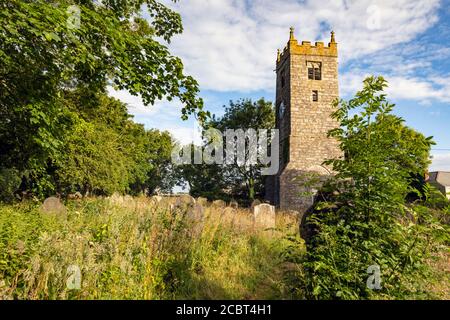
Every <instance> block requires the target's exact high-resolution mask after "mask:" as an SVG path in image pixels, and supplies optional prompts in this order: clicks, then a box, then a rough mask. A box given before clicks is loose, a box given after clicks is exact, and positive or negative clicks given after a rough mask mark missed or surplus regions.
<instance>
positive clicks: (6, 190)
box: [0, 168, 22, 202]
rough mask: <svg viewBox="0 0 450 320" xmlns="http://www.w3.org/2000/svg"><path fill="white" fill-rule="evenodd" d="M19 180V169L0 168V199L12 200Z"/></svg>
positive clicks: (18, 185)
mask: <svg viewBox="0 0 450 320" xmlns="http://www.w3.org/2000/svg"><path fill="white" fill-rule="evenodd" d="M21 181H22V180H21V179H20V176H19V171H17V170H15V169H6V168H0V201H5V202H12V201H13V200H14V192H15V191H16V190H18V189H19V187H20V183H21Z"/></svg>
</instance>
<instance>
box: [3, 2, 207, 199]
mask: <svg viewBox="0 0 450 320" xmlns="http://www.w3.org/2000/svg"><path fill="white" fill-rule="evenodd" d="M71 5H77V7H76V8H74V7H71ZM144 5H145V6H144ZM77 8H78V9H79V13H80V21H79V22H80V23H79V24H77V10H78V9H77ZM69 9H70V10H69ZM145 14H148V15H149V16H150V17H151V19H149V20H146V19H144V18H143V17H144V15H145ZM0 21H2V24H1V25H0V92H1V94H0V140H1V141H2V145H1V146H0V164H1V165H0V166H1V168H6V169H10V168H15V169H16V170H18V171H19V175H20V177H21V179H22V180H23V181H22V190H24V191H28V192H32V193H34V194H35V195H37V196H39V197H44V196H46V195H49V194H53V193H55V192H56V191H58V188H60V187H61V185H58V183H61V184H62V187H63V188H64V189H68V190H70V189H76V188H88V187H90V188H92V187H93V186H92V185H91V186H86V184H87V185H89V184H92V183H96V182H95V181H99V179H98V177H99V176H100V175H102V174H103V175H104V174H105V172H106V170H107V167H108V166H109V167H110V169H111V170H112V173H111V177H108V176H107V175H106V177H107V179H106V180H109V181H106V182H105V185H97V186H94V188H95V187H98V189H102V192H110V190H113V189H116V190H118V191H121V190H126V189H127V188H128V185H129V184H134V185H139V186H142V185H143V184H144V183H145V181H146V179H147V172H148V170H149V168H148V166H149V165H148V164H146V163H145V162H146V160H147V159H146V154H147V151H146V150H145V143H146V142H145V138H143V135H145V134H144V133H143V131H144V130H143V129H142V128H138V127H137V126H133V125H131V124H130V122H129V121H128V118H129V116H128V115H127V113H126V108H124V107H123V106H120V105H119V104H118V103H114V102H111V101H108V98H107V97H106V86H107V85H111V86H113V87H114V88H116V89H126V90H128V91H129V92H130V93H132V94H134V95H140V96H141V97H142V100H143V101H144V103H145V104H147V105H148V104H153V103H154V102H155V101H156V100H159V99H163V98H167V99H169V100H170V99H173V98H177V99H179V100H180V102H181V104H182V105H183V109H182V118H183V119H185V118H187V117H188V116H189V115H190V114H196V115H197V116H198V118H199V119H201V120H204V119H205V118H206V116H207V115H208V114H207V113H206V112H204V111H203V109H202V108H203V103H202V100H201V99H199V98H198V97H197V94H198V90H199V89H198V84H197V82H196V81H195V80H194V79H193V78H192V77H190V76H186V75H185V74H184V72H183V65H182V63H181V61H180V59H179V58H177V57H174V56H172V55H171V54H170V52H169V50H168V48H167V47H166V45H165V44H164V43H163V42H162V41H158V39H164V40H165V41H170V39H171V37H172V36H173V35H174V34H177V33H180V32H181V31H182V24H181V18H180V16H179V15H178V14H177V13H175V12H173V11H172V10H170V9H169V8H168V7H166V6H164V5H163V4H162V3H161V2H159V1H155V0H147V1H145V0H133V1H102V3H99V2H98V1H93V0H92V1H81V2H80V1H71V0H66V1H43V0H37V1H18V0H13V1H2V2H0ZM109 107H111V108H112V109H113V110H110V112H105V111H106V108H109ZM122 125H125V126H126V127H128V128H125V129H124V128H122V127H121V126H122ZM106 127H107V128H108V129H107V128H106ZM138 131H141V132H142V133H143V134H138V136H139V137H140V138H138V139H133V138H132V137H133V135H134V134H135V133H138ZM96 135H98V137H96ZM116 135H118V136H119V137H120V139H119V140H121V141H119V142H118V139H117V138H118V137H117V136H116ZM101 139H104V140H103V141H104V142H105V145H103V144H102V140H101ZM127 139H128V140H127ZM76 143H81V145H79V146H76V145H75V144H76ZM127 143H129V147H130V149H129V150H125V149H126V148H125V146H127ZM67 147H69V150H70V151H71V152H78V151H80V152H81V154H80V155H79V156H77V157H75V155H74V154H73V153H72V154H71V155H65V152H66V148H67ZM114 148H117V149H119V152H118V153H117V154H116V155H112V153H111V152H112V150H113V149H114ZM132 148H135V149H132ZM94 149H96V150H95V151H94ZM97 149H98V150H97ZM135 150H136V151H138V152H134V151H135ZM91 151H92V152H93V153H90V152H91ZM125 153H128V157H131V158H133V159H132V160H133V161H132V162H134V163H135V164H136V163H139V164H140V165H139V166H135V165H133V164H132V163H130V161H129V159H124V157H123V155H124V154H125ZM71 156H72V157H71ZM102 156H103V157H104V156H109V157H110V162H111V163H109V164H107V163H105V162H106V161H108V160H105V159H103V160H102V159H100V158H101V157H102ZM70 157H71V158H70ZM75 158H76V159H75ZM77 161H80V162H82V163H87V164H88V166H89V170H94V169H99V171H98V172H93V175H94V176H93V177H87V174H86V172H87V170H88V168H87V167H86V168H81V171H82V172H81V173H80V172H68V170H69V169H68V168H67V170H65V172H62V171H64V169H65V168H63V169H62V171H61V170H59V169H60V168H59V167H58V166H59V165H60V164H68V165H69V166H70V168H71V169H74V170H75V169H80V165H79V163H77ZM114 161H117V163H112V162H114ZM124 170H127V171H128V173H127V174H125V175H123V176H124V180H123V181H121V182H117V181H116V178H117V177H118V176H119V175H122V174H123V172H124ZM56 171H58V172H59V176H56V174H55V172H56ZM130 176H131V177H130ZM72 178H73V179H74V181H68V179H72ZM58 179H60V180H62V181H57V180H58ZM103 189H105V190H103Z"/></svg>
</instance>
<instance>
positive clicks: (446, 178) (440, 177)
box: [428, 171, 450, 187]
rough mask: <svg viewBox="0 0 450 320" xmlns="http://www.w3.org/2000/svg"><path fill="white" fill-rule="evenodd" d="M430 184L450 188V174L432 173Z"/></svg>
mask: <svg viewBox="0 0 450 320" xmlns="http://www.w3.org/2000/svg"><path fill="white" fill-rule="evenodd" d="M429 176H430V178H429V179H428V181H429V182H437V183H439V184H441V185H443V186H446V187H450V172H445V171H435V172H430V174H429Z"/></svg>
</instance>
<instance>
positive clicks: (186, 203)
mask: <svg viewBox="0 0 450 320" xmlns="http://www.w3.org/2000/svg"><path fill="white" fill-rule="evenodd" d="M194 205H195V199H194V198H193V197H191V196H190V195H188V194H185V195H181V196H179V197H177V199H176V200H175V207H179V208H186V207H193V206H194Z"/></svg>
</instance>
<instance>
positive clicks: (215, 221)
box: [0, 197, 303, 299]
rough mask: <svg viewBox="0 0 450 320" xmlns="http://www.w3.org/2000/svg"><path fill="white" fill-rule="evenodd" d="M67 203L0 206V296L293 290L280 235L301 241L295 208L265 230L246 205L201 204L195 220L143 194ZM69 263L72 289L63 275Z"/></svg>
mask: <svg viewBox="0 0 450 320" xmlns="http://www.w3.org/2000/svg"><path fill="white" fill-rule="evenodd" d="M67 205H68V208H69V213H68V216H67V218H64V217H56V216H52V215H46V214H42V213H41V212H40V210H39V208H38V207H37V205H34V204H32V203H22V204H18V205H14V206H11V205H9V206H5V205H1V206H0V299H10V298H14V299H176V298H178V299H202V298H203V299H255V298H260V299H266V298H267V299H277V298H278V299H281V298H292V297H293V295H292V291H291V290H290V287H289V283H288V282H286V280H285V279H284V278H283V272H282V270H283V268H284V267H285V266H286V264H285V263H284V257H283V253H284V252H285V251H286V249H287V248H288V246H290V242H289V241H287V240H286V238H287V237H288V236H289V237H294V238H296V239H297V240H298V241H300V238H299V236H298V235H296V233H297V224H296V219H295V218H293V217H290V216H283V215H280V216H279V217H278V218H277V228H278V231H264V230H255V229H253V224H252V218H251V215H250V213H249V212H248V211H247V210H240V211H239V212H238V213H237V214H236V215H235V216H233V217H229V216H228V217H227V216H222V210H221V209H213V208H207V209H206V211H205V220H204V222H203V223H201V222H198V221H196V222H193V221H192V220H190V217H189V215H188V214H187V212H186V211H183V210H177V211H170V210H169V209H168V207H167V206H166V205H163V204H160V205H155V203H154V202H152V201H151V200H150V199H148V198H145V197H140V198H135V199H127V200H124V201H120V202H118V201H116V202H114V201H112V200H108V199H88V200H83V201H76V202H69V203H68V204H67ZM300 243H301V241H300ZM294 249H295V250H296V252H297V253H299V252H300V253H301V251H302V250H303V247H296V248H294ZM73 265H75V266H78V267H79V268H80V270H81V288H80V289H79V290H70V289H68V287H67V285H66V283H67V280H68V279H69V277H70V275H71V273H70V272H69V273H68V267H69V266H73Z"/></svg>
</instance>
